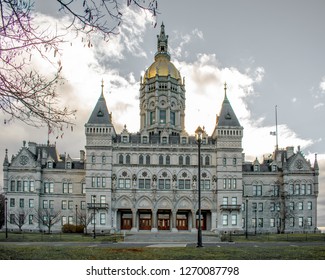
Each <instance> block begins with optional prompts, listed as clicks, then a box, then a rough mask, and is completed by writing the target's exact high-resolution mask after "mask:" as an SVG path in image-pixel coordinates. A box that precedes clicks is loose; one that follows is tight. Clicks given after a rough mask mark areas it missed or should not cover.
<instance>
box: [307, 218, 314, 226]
mask: <svg viewBox="0 0 325 280" xmlns="http://www.w3.org/2000/svg"><path fill="white" fill-rule="evenodd" d="M312 225H313V218H312V217H307V226H309V227H311V226H312Z"/></svg>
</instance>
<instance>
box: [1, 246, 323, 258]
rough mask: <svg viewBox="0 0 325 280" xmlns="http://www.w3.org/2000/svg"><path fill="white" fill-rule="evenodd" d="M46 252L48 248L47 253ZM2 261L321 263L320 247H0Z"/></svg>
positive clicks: (321, 247)
mask: <svg viewBox="0 0 325 280" xmlns="http://www.w3.org/2000/svg"><path fill="white" fill-rule="evenodd" d="M49 248H51V249H50V250H49ZM0 259H2V260H10V259H11V260H324V259H325V245H324V246H303V247H289V246H288V247H287V246H286V247H283V246H282V247H278V246H271V247H267V248H263V247H240V246H238V247H235V246H234V247H222V246H221V247H204V248H195V247H186V248H89V247H48V246H23V247H22V246H13V245H8V246H7V245H6V246H1V245H0Z"/></svg>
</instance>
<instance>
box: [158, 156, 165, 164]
mask: <svg viewBox="0 0 325 280" xmlns="http://www.w3.org/2000/svg"><path fill="white" fill-rule="evenodd" d="M159 164H160V165H162V164H164V157H163V156H162V155H159Z"/></svg>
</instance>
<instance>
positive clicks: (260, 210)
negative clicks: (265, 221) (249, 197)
mask: <svg viewBox="0 0 325 280" xmlns="http://www.w3.org/2000/svg"><path fill="white" fill-rule="evenodd" d="M258 211H259V212H263V202H259V203H258Z"/></svg>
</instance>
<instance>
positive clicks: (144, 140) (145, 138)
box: [142, 136, 148, 144]
mask: <svg viewBox="0 0 325 280" xmlns="http://www.w3.org/2000/svg"><path fill="white" fill-rule="evenodd" d="M142 143H143V144H147V143H148V137H147V136H143V137H142Z"/></svg>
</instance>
